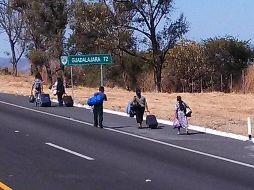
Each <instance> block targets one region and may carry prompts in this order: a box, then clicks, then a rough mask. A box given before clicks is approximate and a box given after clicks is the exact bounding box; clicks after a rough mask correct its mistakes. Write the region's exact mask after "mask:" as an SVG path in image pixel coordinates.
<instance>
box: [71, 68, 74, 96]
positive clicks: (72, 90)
mask: <svg viewBox="0 0 254 190" xmlns="http://www.w3.org/2000/svg"><path fill="white" fill-rule="evenodd" d="M71 95H72V99H73V101H74V86H73V70H72V66H71Z"/></svg>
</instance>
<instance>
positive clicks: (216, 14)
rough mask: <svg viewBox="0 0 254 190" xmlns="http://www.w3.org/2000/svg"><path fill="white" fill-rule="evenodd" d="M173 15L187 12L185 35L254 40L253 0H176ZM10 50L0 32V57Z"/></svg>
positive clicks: (201, 37)
mask: <svg viewBox="0 0 254 190" xmlns="http://www.w3.org/2000/svg"><path fill="white" fill-rule="evenodd" d="M174 2H175V3H174V8H175V11H174V12H173V13H172V15H173V17H175V18H176V17H177V16H179V15H180V14H181V13H183V14H184V16H185V17H186V19H187V21H188V22H189V26H190V28H189V32H188V33H187V34H186V36H185V37H186V38H188V39H190V40H195V41H201V40H202V39H207V38H214V37H224V36H226V35H229V36H233V37H235V38H237V39H239V40H250V42H251V44H254V0H174ZM6 51H8V52H10V47H9V45H8V40H7V38H6V36H5V35H3V34H0V57H6V55H5V54H4V52H6Z"/></svg>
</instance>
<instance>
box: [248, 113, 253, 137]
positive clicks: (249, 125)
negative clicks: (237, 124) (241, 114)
mask: <svg viewBox="0 0 254 190" xmlns="http://www.w3.org/2000/svg"><path fill="white" fill-rule="evenodd" d="M248 137H249V140H251V139H252V137H251V121H250V117H248Z"/></svg>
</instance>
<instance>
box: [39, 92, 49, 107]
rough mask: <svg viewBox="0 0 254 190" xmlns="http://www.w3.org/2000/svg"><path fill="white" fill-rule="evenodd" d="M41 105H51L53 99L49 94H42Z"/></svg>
mask: <svg viewBox="0 0 254 190" xmlns="http://www.w3.org/2000/svg"><path fill="white" fill-rule="evenodd" d="M40 106H41V107H50V106H51V100H50V96H49V94H41V97H40Z"/></svg>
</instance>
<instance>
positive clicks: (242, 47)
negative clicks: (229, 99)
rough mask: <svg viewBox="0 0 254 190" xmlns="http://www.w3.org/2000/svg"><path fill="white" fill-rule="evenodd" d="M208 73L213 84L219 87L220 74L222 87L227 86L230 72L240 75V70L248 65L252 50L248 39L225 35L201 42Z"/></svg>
mask: <svg viewBox="0 0 254 190" xmlns="http://www.w3.org/2000/svg"><path fill="white" fill-rule="evenodd" d="M203 44H204V47H205V52H206V57H207V61H206V62H207V64H208V67H209V69H210V73H212V75H213V80H215V85H216V84H217V88H220V82H221V81H220V80H221V76H222V77H223V81H226V83H225V82H223V87H225V88H228V84H229V82H228V81H229V80H230V74H233V75H235V76H236V77H238V78H239V77H240V76H241V74H242V70H243V69H245V68H246V67H247V65H248V60H249V58H251V55H252V51H251V48H250V46H249V42H248V41H241V40H238V39H236V38H233V37H230V36H226V37H222V38H209V39H207V40H204V42H203Z"/></svg>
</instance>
